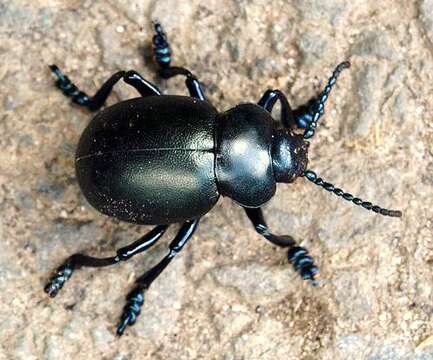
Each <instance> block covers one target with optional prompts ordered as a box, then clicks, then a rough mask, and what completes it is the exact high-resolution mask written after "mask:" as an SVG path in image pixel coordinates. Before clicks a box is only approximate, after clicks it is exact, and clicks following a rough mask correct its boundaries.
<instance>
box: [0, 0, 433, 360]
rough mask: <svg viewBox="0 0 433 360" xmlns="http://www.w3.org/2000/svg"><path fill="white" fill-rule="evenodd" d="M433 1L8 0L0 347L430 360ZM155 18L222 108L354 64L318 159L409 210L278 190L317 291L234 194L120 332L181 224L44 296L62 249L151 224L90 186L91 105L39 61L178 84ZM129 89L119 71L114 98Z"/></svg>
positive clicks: (0, 183) (326, 124)
mask: <svg viewBox="0 0 433 360" xmlns="http://www.w3.org/2000/svg"><path fill="white" fill-rule="evenodd" d="M432 9H433V2H432V1H431V0H424V1H423V0H421V1H412V2H410V1H409V2H408V1H403V0H397V1H391V0H385V1H381V2H379V1H373V0H366V1H360V0H356V1H352V2H347V1H341V0H330V1H326V2H323V1H316V0H311V1H298V0H290V1H283V0H277V1H263V0H248V1H246V0H236V1H235V0H223V1H221V0H219V1H216V0H209V1H204V2H203V1H199V0H191V1H174V0H158V1H156V0H152V1H147V0H132V1H126V0H109V1H100V2H99V1H90V0H71V1H58V0H13V1H6V0H0V80H1V81H0V134H1V136H0V149H1V151H0V211H1V216H0V241H1V251H0V359H26V360H29V359H47V360H54V359H62V360H66V359H116V360H126V359H221V360H241V359H248V360H255V359H273V360H275V359H289V360H290V359H305V360H312V359H333V360H335V359H345V360H347V359H376V360H385V359H393V360H397V359H398V360H403V359H404V360H409V359H410V360H415V359H416V360H421V359H432V358H433V345H431V344H432V343H433V341H429V337H430V336H432V335H433V322H432V314H433V293H432V289H433V288H432V286H433V276H432V273H433V272H432V263H433V236H432V231H433V202H432V196H433V158H432V155H433V125H432V124H433V121H432V119H431V117H432V114H433V113H432V110H433V109H432V108H433V105H432V104H433V20H432V19H433V10H432ZM154 18H157V19H159V20H160V21H161V22H162V23H163V24H164V26H165V29H166V31H167V33H168V34H169V36H170V39H171V43H172V48H173V52H174V62H175V63H176V64H179V65H185V66H187V67H188V68H190V69H192V70H193V72H194V73H196V74H197V75H198V77H199V78H200V79H201V80H202V82H203V83H204V85H205V87H206V91H207V95H208V97H209V98H210V99H211V101H213V102H214V103H215V104H216V106H217V107H218V108H219V109H220V110H223V109H227V108H229V107H231V106H233V105H235V104H237V103H239V102H241V101H257V99H259V97H260V96H261V94H262V93H263V92H264V91H265V90H266V89H267V88H279V89H281V90H282V91H283V92H284V93H285V94H287V96H288V98H289V100H290V102H291V104H292V105H293V106H297V105H299V104H301V103H303V102H305V101H306V100H307V99H308V98H309V97H311V96H312V95H314V94H316V93H317V92H318V91H319V90H320V89H321V88H322V87H323V85H324V83H325V81H326V80H327V78H328V76H329V74H330V72H331V70H332V68H333V67H334V65H336V64H337V63H338V62H340V61H342V60H345V59H349V60H350V61H351V62H352V68H351V69H350V70H349V71H345V72H344V74H343V75H342V77H341V80H340V81H339V83H338V85H337V87H336V89H335V91H334V92H333V93H332V95H331V98H330V101H329V102H328V104H327V112H326V116H325V118H324V119H323V121H322V122H321V126H320V128H319V130H318V134H317V136H316V137H315V138H314V140H313V141H312V146H311V147H310V164H311V167H312V168H313V169H315V170H317V172H319V173H320V174H321V175H323V176H324V178H325V179H327V180H329V181H332V182H334V183H335V184H338V185H339V186H342V187H343V188H344V189H347V190H350V191H351V192H353V193H354V194H359V195H361V197H363V198H365V199H369V200H374V201H376V202H377V203H379V204H381V205H383V206H385V207H387V206H389V207H390V208H397V209H401V210H402V211H403V213H404V216H403V218H401V219H391V218H385V217H379V216H375V215H374V214H372V213H369V212H366V211H364V210H362V209H359V208H356V207H354V206H351V205H350V204H348V203H346V202H343V201H341V200H340V199H338V198H336V197H335V196H333V195H329V194H328V193H326V192H325V191H323V190H320V189H319V188H317V187H315V186H312V185H311V184H307V182H306V181H305V180H303V179H299V180H298V181H297V182H296V183H295V184H293V185H290V186H285V185H280V187H279V189H278V191H277V194H276V196H275V198H274V199H273V200H272V201H271V202H270V203H269V204H268V205H267V206H266V209H265V210H266V214H267V218H268V223H269V224H270V226H271V228H272V229H274V231H275V232H277V233H285V234H290V235H292V236H293V237H295V238H296V239H298V240H299V242H300V243H301V244H302V245H304V246H307V247H308V248H309V250H310V252H311V253H312V254H313V255H314V256H315V258H316V259H317V261H318V263H319V265H320V268H321V285H320V286H319V287H317V288H311V287H310V286H308V285H307V284H304V283H302V281H301V280H300V279H299V277H298V276H296V275H295V274H294V273H293V271H292V269H291V267H290V266H289V265H288V264H287V263H286V260H285V256H286V252H285V251H284V250H281V249H277V248H275V247H273V246H271V245H270V244H269V243H267V242H266V241H265V240H263V239H262V238H260V236H259V235H257V234H256V233H255V231H254V230H253V229H252V227H251V226H250V224H249V222H248V220H247V219H246V217H245V216H244V214H243V211H242V210H241V209H240V208H239V207H238V206H236V205H235V204H234V203H233V202H231V201H229V200H227V199H222V201H220V202H219V203H218V204H217V206H216V207H215V208H214V210H213V211H212V212H211V213H210V214H208V215H206V216H205V217H204V218H203V220H202V222H201V226H200V228H199V230H198V232H197V233H196V235H195V236H194V239H193V240H192V241H191V242H190V243H189V244H188V246H187V247H186V249H185V250H184V251H183V253H182V254H181V255H179V257H178V258H177V259H176V260H175V261H174V262H173V264H172V265H170V267H169V268H168V269H167V270H166V272H165V273H164V274H163V275H161V278H159V279H158V281H157V282H156V283H155V284H154V286H152V288H151V290H150V291H148V293H147V294H146V300H145V306H144V309H143V312H142V315H141V316H140V318H139V319H138V321H137V324H136V325H135V326H134V327H132V328H130V329H128V331H127V332H126V334H125V335H124V336H123V337H122V338H120V339H118V338H116V336H115V335H114V325H115V323H116V322H117V320H118V317H119V315H120V312H121V309H122V307H123V304H124V296H125V294H126V293H127V292H128V291H129V289H130V288H131V287H132V284H133V282H134V279H135V278H136V277H137V276H139V274H140V273H142V272H143V271H144V269H147V268H148V267H149V266H151V265H152V264H155V262H157V261H158V259H160V258H161V256H162V254H163V253H164V251H165V247H166V245H167V242H168V241H169V237H172V236H174V234H175V230H176V227H173V229H171V230H170V231H169V233H168V236H167V237H166V240H165V241H163V242H161V244H160V245H158V246H157V248H156V249H154V250H151V251H149V252H148V254H146V255H143V256H139V257H137V258H136V259H134V260H131V261H130V262H128V263H124V264H121V265H119V266H117V267H112V268H108V269H107V270H105V269H99V270H95V269H85V270H82V271H77V272H76V274H74V276H73V278H72V279H71V280H70V281H69V283H68V284H67V286H65V289H64V290H63V291H62V292H61V294H60V295H59V296H58V297H57V298H56V299H54V300H51V299H49V298H48V297H47V296H46V295H45V294H44V292H43V291H42V288H43V285H44V283H45V281H46V279H47V278H48V277H49V276H50V274H51V271H52V270H53V269H54V268H55V267H56V266H58V265H59V264H60V262H61V261H62V260H63V259H64V258H66V257H67V256H68V255H69V254H71V253H73V252H76V251H88V252H89V253H92V254H103V255H108V254H112V253H113V252H114V251H115V249H116V248H118V247H120V246H123V245H125V244H127V243H128V242H131V241H132V240H135V239H136V238H137V237H138V236H140V235H141V234H143V233H144V232H145V231H147V230H148V228H147V227H144V228H143V227H138V226H131V225H128V224H124V223H119V222H118V221H115V220H112V219H109V218H107V217H104V216H103V215H100V214H98V213H97V212H96V211H94V210H93V209H91V208H90V206H89V205H88V204H87V203H86V201H85V199H84V198H83V196H82V195H81V194H80V192H79V189H78V186H77V182H76V178H75V174H74V163H73V157H74V149H75V145H76V143H77V141H78V138H79V136H80V133H81V131H82V130H83V129H84V127H85V126H86V123H87V122H88V121H89V120H90V117H91V115H90V114H89V113H88V112H86V111H84V110H81V109H78V108H77V107H75V106H72V105H71V104H70V102H69V101H68V100H67V99H66V98H65V97H63V96H62V95H61V93H60V92H59V91H58V90H56V88H55V87H54V86H53V78H52V76H51V74H50V73H49V70H48V68H47V65H48V64H50V63H56V64H58V65H59V66H60V67H61V68H62V69H63V70H64V71H65V73H67V74H68V75H69V76H70V78H71V79H73V80H74V81H75V83H76V84H77V85H78V86H80V87H81V88H82V89H84V90H87V91H89V92H90V93H91V92H92V91H93V90H95V89H96V88H97V86H98V85H99V84H101V83H102V82H103V81H104V80H105V79H106V78H107V77H108V76H109V75H110V74H112V73H114V72H115V71H117V70H119V69H136V70H138V71H139V72H140V73H142V74H144V75H145V77H146V78H148V79H150V80H151V81H154V82H155V83H156V84H158V85H159V86H161V88H163V89H164V91H165V92H167V93H176V94H184V93H185V88H184V85H183V81H182V80H180V79H176V80H171V81H168V82H165V81H163V80H161V79H159V78H158V77H157V76H156V75H155V66H154V65H153V63H151V62H150V60H149V58H150V54H149V46H148V45H149V43H150V40H151V35H152V34H151V26H150V21H151V19H154ZM143 55H144V56H143ZM131 96H135V93H134V92H133V91H131V90H130V89H128V87H127V86H125V85H123V84H122V85H119V86H117V87H116V89H115V92H114V95H113V96H112V97H111V98H110V103H113V102H115V101H118V100H119V99H124V98H127V97H131ZM275 116H278V112H276V113H275ZM429 344H430V345H429Z"/></svg>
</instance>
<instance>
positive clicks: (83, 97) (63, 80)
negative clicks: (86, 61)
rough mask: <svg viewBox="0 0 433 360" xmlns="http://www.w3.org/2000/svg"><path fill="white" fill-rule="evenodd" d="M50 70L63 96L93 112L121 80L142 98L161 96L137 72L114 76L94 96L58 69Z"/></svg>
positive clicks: (154, 87)
mask: <svg viewBox="0 0 433 360" xmlns="http://www.w3.org/2000/svg"><path fill="white" fill-rule="evenodd" d="M49 68H50V69H51V71H52V72H53V73H54V75H56V76H57V81H56V86H57V87H58V88H59V89H60V90H62V92H63V94H64V95H66V96H69V97H71V98H72V102H74V103H75V104H77V105H80V106H85V107H87V108H88V109H89V110H91V111H97V110H99V109H100V108H101V107H102V106H103V105H104V103H105V101H106V100H107V98H108V96H109V95H110V93H111V91H112V90H113V87H114V85H115V84H116V83H117V82H118V81H119V80H121V79H123V80H124V81H125V82H126V83H127V84H129V85H131V86H133V87H134V88H135V89H136V90H137V91H138V92H139V93H140V95H141V96H143V97H144V96H153V95H161V91H160V90H159V89H158V88H157V87H156V86H155V85H154V84H152V83H151V82H150V81H147V80H145V79H144V78H143V77H142V76H141V75H140V74H139V73H137V72H136V71H132V70H131V71H127V72H125V71H119V72H117V73H115V74H113V75H112V76H111V77H110V78H109V79H108V80H107V81H106V82H105V83H104V84H103V85H102V86H101V88H100V89H99V90H98V91H97V92H96V93H95V95H93V96H89V95H87V94H86V93H85V92H84V91H81V90H80V89H78V88H77V86H76V85H75V84H74V83H72V81H71V80H70V79H69V78H68V77H67V76H66V75H65V74H63V72H62V71H61V70H60V69H59V68H58V67H57V65H50V66H49Z"/></svg>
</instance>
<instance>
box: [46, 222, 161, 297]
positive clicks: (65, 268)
mask: <svg viewBox="0 0 433 360" xmlns="http://www.w3.org/2000/svg"><path fill="white" fill-rule="evenodd" d="M167 228H168V225H158V226H156V227H155V228H153V229H152V230H151V231H150V232H148V233H147V234H146V235H144V236H143V237H141V238H140V239H138V240H137V241H135V242H134V243H132V244H130V245H128V246H125V247H123V248H120V249H119V250H117V254H116V256H113V257H106V258H95V257H92V256H88V255H84V254H74V255H71V256H70V257H69V258H68V259H67V260H66V261H65V262H64V263H63V264H62V265H61V266H60V267H58V268H57V270H56V271H55V273H54V275H53V276H52V277H51V279H50V281H49V282H48V284H47V285H46V286H45V289H44V290H45V292H46V293H47V294H48V295H49V296H50V297H55V296H56V295H57V293H58V292H59V291H60V289H61V288H62V287H63V285H64V284H65V282H66V281H67V280H69V278H70V277H71V276H72V273H73V271H74V270H76V269H79V268H82V267H104V266H110V265H114V264H117V263H118V262H120V261H126V260H128V259H130V258H131V257H132V256H134V255H136V254H138V253H140V252H143V251H145V250H147V249H148V248H150V247H151V246H152V245H154V244H155V243H156V242H157V241H158V240H159V239H160V238H161V236H162V235H163V234H164V233H165V231H166V230H167Z"/></svg>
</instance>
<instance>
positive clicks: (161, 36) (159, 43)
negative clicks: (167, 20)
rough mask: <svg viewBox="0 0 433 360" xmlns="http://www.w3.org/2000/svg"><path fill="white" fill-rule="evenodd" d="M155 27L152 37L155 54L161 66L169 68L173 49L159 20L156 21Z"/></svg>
mask: <svg viewBox="0 0 433 360" xmlns="http://www.w3.org/2000/svg"><path fill="white" fill-rule="evenodd" d="M153 28H154V30H155V35H154V36H153V39H152V45H153V55H154V56H155V60H156V62H157V63H158V65H159V66H160V67H161V68H167V67H169V66H170V63H171V50H170V44H169V43H168V39H167V35H166V34H165V32H164V30H163V29H162V26H161V24H160V23H159V22H157V21H156V22H154V23H153Z"/></svg>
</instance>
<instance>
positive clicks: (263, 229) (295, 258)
mask: <svg viewBox="0 0 433 360" xmlns="http://www.w3.org/2000/svg"><path fill="white" fill-rule="evenodd" d="M244 210H245V212H246V214H247V216H248V218H249V219H250V220H251V222H252V223H253V225H254V228H255V229H256V231H257V232H258V233H259V234H260V235H262V236H263V237H264V238H265V239H267V240H269V241H270V242H271V243H273V244H275V245H277V246H280V247H288V248H289V251H288V254H287V258H288V260H289V262H290V263H291V264H292V265H293V267H294V269H295V271H298V272H299V274H300V275H301V277H302V278H303V279H304V280H310V281H311V283H312V284H313V285H317V284H318V281H317V280H316V279H315V276H316V275H317V273H318V268H317V266H316V265H315V264H314V260H313V258H312V257H311V256H310V255H308V250H307V249H305V248H303V247H300V246H298V245H296V242H295V241H294V240H293V238H292V237H291V236H287V235H283V236H282V235H274V234H272V233H271V232H270V231H269V229H268V225H267V224H266V221H265V218H264V217H263V212H262V210H261V209H260V208H257V209H256V208H244Z"/></svg>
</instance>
